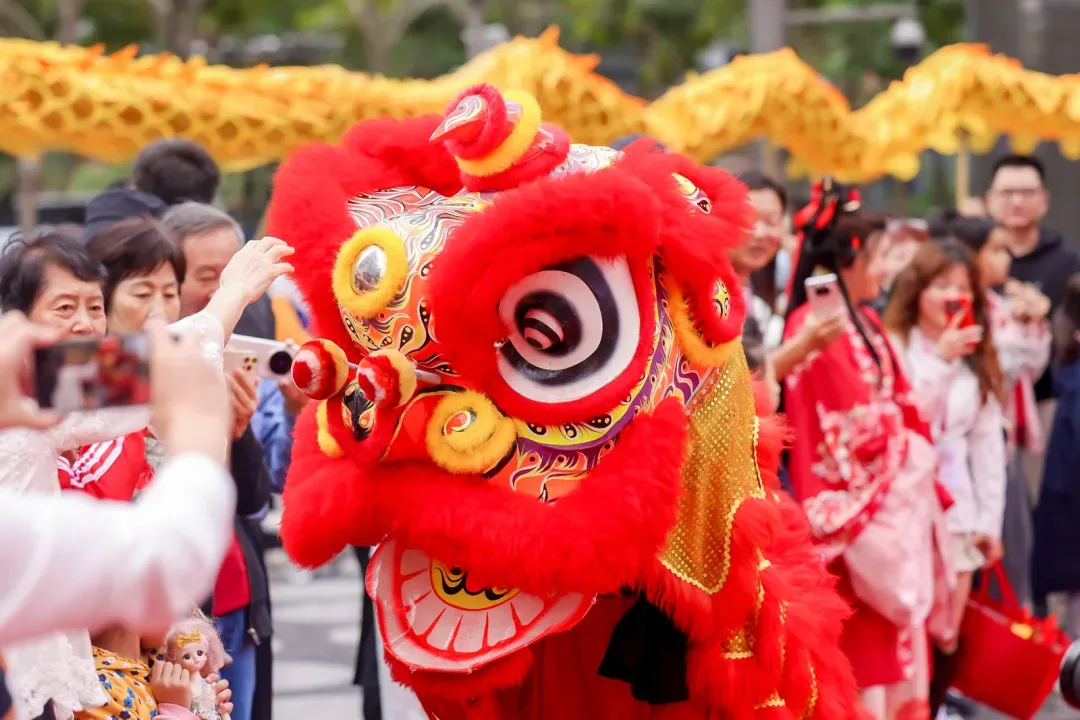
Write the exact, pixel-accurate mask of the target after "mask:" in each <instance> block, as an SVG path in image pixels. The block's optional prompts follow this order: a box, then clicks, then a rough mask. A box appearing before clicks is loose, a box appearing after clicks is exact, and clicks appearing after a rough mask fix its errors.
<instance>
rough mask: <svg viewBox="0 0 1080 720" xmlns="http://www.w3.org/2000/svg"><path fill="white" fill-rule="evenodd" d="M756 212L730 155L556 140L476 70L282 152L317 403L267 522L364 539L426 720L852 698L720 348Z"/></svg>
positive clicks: (382, 609)
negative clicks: (410, 106)
mask: <svg viewBox="0 0 1080 720" xmlns="http://www.w3.org/2000/svg"><path fill="white" fill-rule="evenodd" d="M750 221H751V216H750V208H749V205H748V204H747V200H746V194H745V189H744V188H743V187H742V186H741V185H740V184H739V183H737V182H736V181H735V180H734V179H733V178H732V177H731V176H730V175H729V174H727V173H726V172H724V171H721V170H719V169H715V168H708V167H701V166H698V165H696V164H695V163H693V162H692V161H690V160H689V159H687V158H685V157H683V156H680V155H676V154H671V153H667V152H662V151H658V150H657V148H655V147H652V146H650V144H649V143H648V142H644V141H642V142H638V143H635V144H634V145H632V146H630V147H629V148H627V149H626V150H624V151H623V152H621V153H619V152H616V151H614V150H611V149H608V148H603V147H590V146H585V145H572V144H570V142H569V140H568V137H567V135H566V133H564V132H563V131H562V130H560V129H558V128H556V127H553V126H550V125H546V124H543V123H542V122H541V118H540V110H539V107H538V105H537V103H536V101H535V100H534V99H533V98H531V97H529V96H527V95H520V94H515V93H510V92H507V93H505V94H501V93H499V92H498V91H497V90H495V89H494V88H492V87H490V86H486V85H480V86H476V87H473V88H470V89H468V90H466V91H465V92H463V93H462V94H461V95H460V96H459V97H458V98H457V99H456V100H455V101H454V102H453V103H452V104H451V105H450V107H449V109H448V110H447V112H446V114H445V115H444V116H442V117H439V116H429V117H422V118H417V119H411V120H390V119H386V120H373V121H368V122H364V123H361V124H360V125H358V126H356V127H355V128H354V129H353V130H352V131H351V132H350V133H349V134H348V135H347V137H346V138H345V139H344V141H343V144H342V145H341V146H339V147H331V146H314V147H310V148H307V149H305V150H302V151H300V152H298V153H297V154H295V155H294V156H293V157H292V158H291V159H290V160H289V161H288V162H287V163H286V164H285V165H284V166H283V167H282V169H281V170H280V172H279V175H278V178H277V181H276V187H275V191H274V197H273V201H272V204H271V209H270V223H271V224H270V228H271V232H272V233H273V234H275V235H277V236H279V237H281V238H284V239H286V240H287V241H288V242H289V243H290V244H291V245H293V246H294V247H295V248H296V250H297V255H296V257H297V260H296V263H295V264H296V267H297V280H298V282H299V284H300V286H301V288H302V290H303V292H304V294H305V296H306V297H307V299H308V301H309V302H310V305H311V309H312V314H313V317H314V321H315V329H316V334H315V336H316V337H317V338H318V339H316V340H313V341H311V342H309V343H308V344H306V345H304V346H303V347H302V348H301V350H300V351H299V352H298V354H297V357H296V361H295V364H294V368H293V378H294V381H295V382H296V383H297V384H298V385H299V386H300V387H301V388H303V389H304V390H305V391H306V392H307V393H308V394H309V395H311V396H312V397H313V398H317V399H319V402H318V403H317V404H316V403H313V404H312V407H309V409H308V410H307V411H306V412H305V413H304V415H303V416H302V417H301V418H300V420H299V422H298V424H297V426H296V433H295V434H296V441H295V447H294V450H293V453H294V454H293V460H292V467H291V470H290V473H289V479H288V482H287V487H286V491H285V500H284V502H285V514H284V518H283V524H282V536H283V540H284V543H285V547H286V550H287V551H288V553H289V554H290V555H291V557H292V558H293V559H294V560H295V561H296V562H298V563H300V564H302V565H306V566H317V565H320V564H322V563H324V562H326V561H327V560H329V559H330V558H332V557H334V556H335V555H336V554H337V553H338V552H340V551H341V550H342V549H343V548H344V547H345V546H346V545H347V544H354V545H378V550H377V551H376V553H375V555H374V557H373V558H372V561H371V567H370V570H369V572H368V575H367V587H368V591H369V592H370V593H371V595H372V596H373V598H374V601H375V605H376V607H377V610H378V615H379V624H380V630H381V634H382V639H383V643H384V646H385V652H386V656H387V660H388V662H389V663H390V665H391V669H392V672H393V674H394V678H395V679H396V680H397V681H398V682H401V683H403V684H405V685H407V686H409V687H411V688H412V689H413V690H414V691H415V692H416V694H417V696H418V698H419V699H420V701H421V702H422V704H423V705H424V707H425V709H426V710H427V712H428V713H429V714H430V715H431V717H432V718H437V719H438V720H464V719H466V718H468V719H475V720H519V719H525V720H541V719H543V720H586V719H588V720H593V719H594V718H599V719H607V718H611V719H613V720H614V719H619V720H623V719H626V718H630V719H636V718H673V719H678V720H681V719H684V718H685V719H688V720H689V719H694V720H698V719H700V720H706V719H709V718H725V719H726V718H734V719H736V720H740V719H743V718H746V719H749V718H774V717H775V718H784V719H785V720H786V719H788V718H819V719H821V720H848V718H852V717H856V716H858V714H859V710H858V709H857V700H856V692H855V688H854V684H853V682H852V679H851V671H850V667H849V666H848V665H847V662H846V660H845V659H844V657H843V655H842V654H841V653H840V652H839V650H838V645H837V643H838V636H839V631H840V626H841V622H842V620H843V618H844V617H845V613H846V609H845V607H844V606H843V604H842V602H841V600H840V599H839V598H838V596H837V595H836V594H835V593H834V591H833V590H832V586H831V581H830V579H829V577H828V575H827V574H826V572H825V570H824V569H823V566H822V564H821V562H820V561H819V560H818V559H817V556H816V555H815V554H814V550H813V548H812V546H811V544H810V541H809V539H808V535H807V530H806V524H805V521H804V520H803V519H802V516H801V514H800V512H799V510H798V509H797V508H795V506H794V505H793V504H792V503H790V502H789V501H787V500H784V499H782V497H781V493H780V492H779V491H774V490H773V489H772V488H773V487H774V486H775V472H774V470H775V467H776V465H777V462H778V457H779V453H780V445H781V441H782V437H781V435H782V432H783V431H782V429H781V428H780V426H779V425H778V424H777V423H776V422H775V421H774V420H772V419H771V418H768V417H759V416H758V414H757V413H756V412H755V399H754V391H753V388H752V385H751V378H750V374H749V371H748V369H747V365H746V360H745V357H744V355H743V352H742V348H741V345H740V341H739V334H740V329H741V325H742V320H743V315H744V311H745V309H744V304H743V300H742V293H741V292H740V291H739V281H738V279H737V278H736V277H735V276H734V274H733V272H732V269H731V267H730V265H729V263H728V261H727V252H728V251H729V250H730V249H731V247H732V246H733V245H734V244H735V243H737V242H739V241H740V240H741V238H742V237H743V236H744V235H745V232H746V230H747V228H748V226H749V223H750Z"/></svg>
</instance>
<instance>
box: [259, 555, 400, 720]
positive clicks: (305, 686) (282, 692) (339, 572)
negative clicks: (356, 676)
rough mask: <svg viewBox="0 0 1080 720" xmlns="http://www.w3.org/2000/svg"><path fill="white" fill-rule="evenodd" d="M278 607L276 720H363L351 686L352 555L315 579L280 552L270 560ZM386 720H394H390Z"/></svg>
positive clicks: (356, 584) (355, 602)
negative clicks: (301, 572)
mask: <svg viewBox="0 0 1080 720" xmlns="http://www.w3.org/2000/svg"><path fill="white" fill-rule="evenodd" d="M267 564H268V566H269V569H270V578H271V579H270V583H271V587H270V597H271V598H272V600H273V603H274V635H275V636H274V720H316V719H317V720H360V718H361V714H360V689H359V688H358V687H356V686H354V685H353V684H352V679H353V665H354V660H355V658H356V646H357V643H358V641H359V637H360V571H359V564H358V563H357V562H356V560H355V558H354V557H353V555H352V554H351V553H350V554H347V555H344V556H342V558H341V559H340V560H339V561H338V562H337V563H336V564H335V565H334V566H333V567H332V568H331V569H330V570H329V571H320V573H319V574H318V575H316V576H314V577H312V576H307V575H302V574H298V573H297V572H296V571H295V570H293V569H292V568H290V567H289V566H288V563H287V561H286V560H285V558H284V556H283V555H282V554H281V551H280V550H275V551H271V552H270V553H268V556H267ZM386 720H391V719H390V718H387V719H386Z"/></svg>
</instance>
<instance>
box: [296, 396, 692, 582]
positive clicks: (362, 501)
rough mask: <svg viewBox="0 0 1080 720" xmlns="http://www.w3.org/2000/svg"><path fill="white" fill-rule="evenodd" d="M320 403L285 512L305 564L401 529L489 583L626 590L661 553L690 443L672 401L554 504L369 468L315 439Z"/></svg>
mask: <svg viewBox="0 0 1080 720" xmlns="http://www.w3.org/2000/svg"><path fill="white" fill-rule="evenodd" d="M312 413H313V411H312V410H310V409H309V410H308V411H305V413H304V415H302V416H301V419H300V421H299V422H298V423H297V428H296V433H295V434H296V444H295V446H294V448H293V466H292V469H291V470H290V475H289V482H288V483H286V490H285V502H286V503H287V504H288V511H287V512H286V513H285V516H284V518H283V520H282V538H283V540H284V543H285V549H286V551H287V552H288V553H289V555H290V557H292V558H293V559H294V560H295V561H296V562H297V563H298V564H301V565H305V566H312V565H319V564H321V563H323V562H326V561H327V560H329V559H330V558H331V557H333V556H334V555H335V554H336V553H337V552H339V551H340V550H341V549H342V548H344V547H345V546H346V545H347V544H357V545H364V544H374V543H378V542H380V540H381V538H382V537H383V536H385V535H387V534H390V533H393V535H394V537H395V539H396V540H397V541H398V542H400V543H401V544H402V545H403V546H406V547H419V548H424V549H425V550H427V551H428V552H430V553H431V554H432V555H433V556H435V557H438V558H440V560H442V561H443V562H447V563H452V564H455V565H460V566H461V567H467V568H469V574H470V577H473V578H475V581H476V582H477V583H478V584H480V585H492V586H494V585H505V586H511V587H519V588H521V589H522V590H523V591H525V592H530V593H535V594H541V593H548V592H553V591H559V592H583V593H586V594H597V593H605V592H617V591H619V589H620V588H621V587H623V586H624V585H625V584H626V583H627V582H628V581H629V580H632V579H633V578H637V577H640V576H641V575H642V573H643V572H644V571H645V568H646V567H648V566H650V565H651V564H653V563H654V562H655V557H656V553H657V552H658V551H659V548H660V545H661V544H662V543H663V541H664V538H665V537H666V536H667V532H668V529H669V528H670V527H671V525H672V523H673V522H674V517H675V502H676V499H677V497H678V494H679V492H680V486H681V477H680V468H681V467H682V463H683V451H684V445H685V442H686V416H685V413H684V412H683V409H682V407H681V405H679V403H678V401H676V400H674V399H669V400H666V401H664V402H663V403H661V404H660V405H659V406H658V407H657V408H656V409H655V411H654V412H653V413H652V415H643V416H641V417H639V418H638V419H637V420H636V421H635V422H634V424H633V425H632V426H631V427H630V428H629V429H628V430H627V431H626V433H625V434H624V436H623V437H622V438H621V439H620V441H619V444H618V446H617V447H616V448H615V449H614V450H612V451H611V453H610V454H609V455H608V456H607V457H606V459H605V461H604V463H603V464H602V465H601V466H600V467H599V468H598V469H597V470H595V471H594V472H593V474H592V475H591V476H590V477H589V479H588V481H586V482H584V483H582V485H581V487H580V488H579V489H578V490H577V491H576V492H574V493H571V494H570V495H568V496H567V497H565V498H563V499H560V500H559V501H558V502H557V503H554V504H550V505H546V504H543V503H540V502H538V501H537V500H536V498H533V497H530V496H527V495H523V494H518V493H513V492H508V491H507V490H506V489H505V488H504V487H498V486H495V485H492V484H489V483H488V482H486V481H483V480H481V479H479V478H468V477H462V476H457V475H451V474H449V473H446V472H443V471H440V470H438V469H437V468H434V467H432V466H430V465H428V464H426V463H395V464H394V466H393V467H388V468H383V467H381V466H378V465H372V466H370V467H367V468H364V469H360V468H358V466H357V465H356V464H354V463H352V462H351V461H349V460H340V461H338V460H330V459H328V458H326V457H325V456H324V455H322V453H321V451H320V450H319V449H318V447H317V444H316V442H315V426H314V421H313V419H312V418H311V417H310V416H311V415H312Z"/></svg>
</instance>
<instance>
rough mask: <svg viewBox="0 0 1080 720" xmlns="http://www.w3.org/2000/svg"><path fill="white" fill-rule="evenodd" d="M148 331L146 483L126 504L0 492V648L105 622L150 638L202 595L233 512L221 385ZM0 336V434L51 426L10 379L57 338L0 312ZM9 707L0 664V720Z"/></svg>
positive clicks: (193, 351) (211, 371) (181, 346)
mask: <svg viewBox="0 0 1080 720" xmlns="http://www.w3.org/2000/svg"><path fill="white" fill-rule="evenodd" d="M149 330H151V339H152V345H153V354H152V359H151V382H152V403H153V414H154V424H155V427H156V428H157V431H158V433H159V434H160V435H161V437H162V439H163V442H164V444H165V445H166V448H167V452H168V460H167V462H166V464H165V467H164V468H163V470H162V472H161V474H160V477H159V479H158V482H157V483H155V485H154V487H153V488H151V489H149V490H148V491H147V492H146V493H145V494H144V496H143V497H142V498H141V500H140V502H139V503H138V504H135V505H122V504H116V503H102V502H95V501H93V500H91V499H89V498H87V497H84V496H80V495H59V494H40V493H21V492H18V491H15V490H12V489H5V488H0V646H2V645H9V644H13V643H25V642H27V641H32V640H34V639H35V638H39V637H43V636H49V635H50V634H53V635H55V634H56V633H59V632H63V631H69V630H74V629H78V628H95V629H96V628H99V627H102V626H106V625H110V624H113V623H117V622H122V623H124V624H126V625H127V626H129V627H133V628H137V629H141V630H146V631H160V630H162V629H163V628H165V627H167V626H168V625H169V624H170V623H171V622H172V621H173V620H174V619H176V618H177V617H178V616H180V615H182V614H184V613H186V612H188V611H190V608H191V607H192V606H193V605H195V604H197V603H198V602H200V601H201V599H202V596H203V595H204V594H205V593H206V592H207V591H208V589H209V587H210V584H211V582H212V580H213V577H214V573H215V570H216V568H217V566H218V565H219V564H220V562H221V558H222V556H223V555H224V552H225V549H226V547H227V546H228V543H229V541H230V539H231V537H232V517H233V514H234V512H235V490H234V488H233V483H232V481H231V479H230V478H229V477H228V473H227V472H225V470H224V468H223V464H224V446H223V445H222V443H221V442H220V439H219V438H220V437H221V435H223V434H224V433H226V432H227V430H228V426H229V423H230V422H231V413H230V412H229V406H228V400H227V398H226V395H225V388H224V382H223V380H222V378H221V374H220V371H219V370H218V369H217V368H215V367H214V365H213V363H211V362H209V361H206V360H204V359H203V358H201V357H200V348H199V346H198V343H197V341H196V340H195V339H194V338H192V337H188V338H185V339H184V340H181V341H179V342H176V341H174V340H173V339H172V338H171V337H170V334H169V331H168V330H167V329H166V327H165V324H164V322H161V321H155V322H153V323H151V324H150V327H149ZM0 337H3V338H4V343H3V344H2V345H0V429H17V428H18V429H25V430H34V431H46V430H49V429H50V428H54V427H56V425H57V424H58V423H59V422H60V417H59V416H58V415H56V414H55V413H52V412H47V411H42V410H40V409H39V408H37V407H36V405H35V404H34V403H33V401H32V400H30V399H29V398H26V397H24V396H23V395H22V394H21V392H20V378H21V377H22V376H23V375H24V370H25V368H26V366H27V365H28V363H29V361H30V359H31V357H32V352H33V349H34V348H35V347H37V346H41V345H46V344H49V343H51V342H54V341H55V340H56V339H57V337H58V333H57V332H56V330H54V329H52V328H48V327H46V326H40V325H34V324H33V323H30V322H29V321H27V320H26V318H25V317H24V316H23V315H22V314H21V313H19V312H8V313H5V314H4V315H3V316H0ZM2 479H3V478H0V480H2ZM88 537H93V540H94V541H93V542H90V543H88V542H87V538H88ZM117 557H123V558H124V559H125V560H124V562H123V563H120V564H118V563H117V562H116V558H117ZM58 588H62V591H58ZM226 699H227V698H226ZM10 706H11V697H10V695H9V694H8V692H7V688H6V687H5V678H4V673H3V662H0V716H5V715H6V714H7V713H8V711H9V710H10V709H11V707H10ZM159 710H162V714H161V716H162V717H165V716H170V715H169V713H168V712H167V711H166V710H165V709H163V708H161V707H159Z"/></svg>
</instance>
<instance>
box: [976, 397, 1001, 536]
mask: <svg viewBox="0 0 1080 720" xmlns="http://www.w3.org/2000/svg"><path fill="white" fill-rule="evenodd" d="M1003 428H1004V418H1003V416H1002V412H1001V405H1000V404H998V401H997V400H996V399H994V398H993V397H989V398H987V401H986V402H985V403H983V406H982V408H980V409H979V414H978V415H977V416H976V418H975V426H974V427H973V428H972V429H971V434H970V435H969V436H968V457H969V458H970V460H971V481H972V485H973V486H974V490H975V505H976V507H977V508H978V509H977V511H976V516H975V531H976V532H978V533H979V534H982V535H989V536H990V537H995V538H1000V537H1001V527H1002V522H1003V519H1004V515H1005V483H1006V478H1005V465H1006V464H1007V463H1006V457H1005V431H1004V429H1003Z"/></svg>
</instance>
